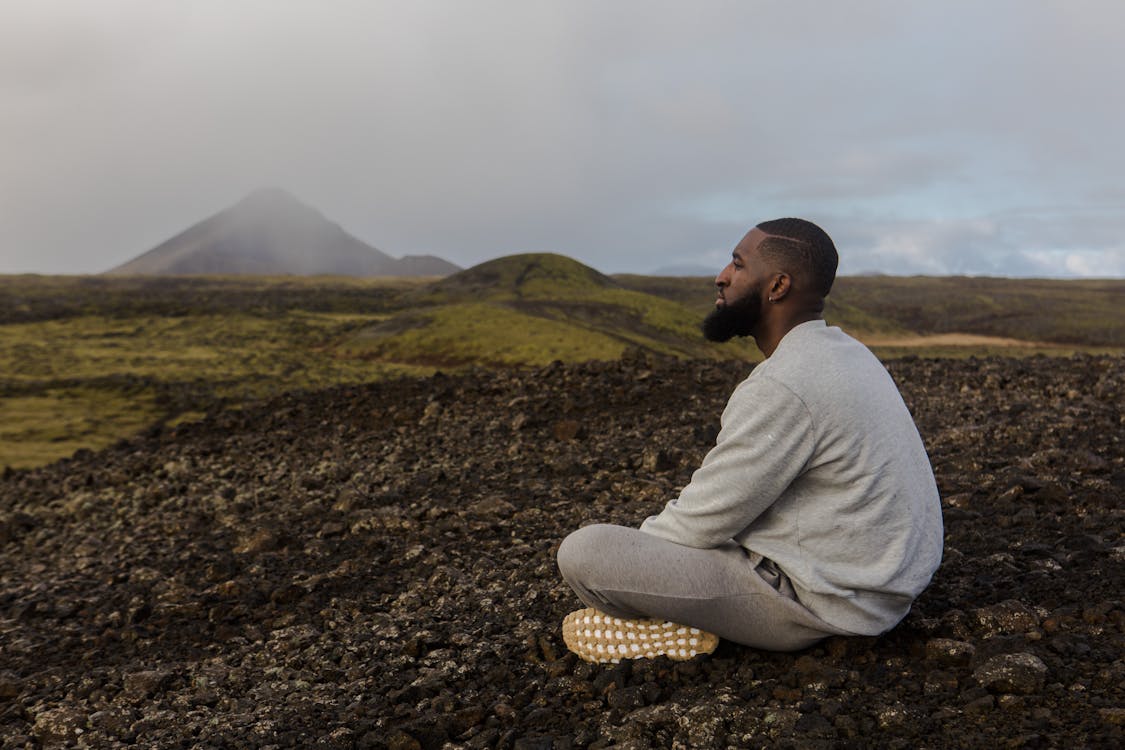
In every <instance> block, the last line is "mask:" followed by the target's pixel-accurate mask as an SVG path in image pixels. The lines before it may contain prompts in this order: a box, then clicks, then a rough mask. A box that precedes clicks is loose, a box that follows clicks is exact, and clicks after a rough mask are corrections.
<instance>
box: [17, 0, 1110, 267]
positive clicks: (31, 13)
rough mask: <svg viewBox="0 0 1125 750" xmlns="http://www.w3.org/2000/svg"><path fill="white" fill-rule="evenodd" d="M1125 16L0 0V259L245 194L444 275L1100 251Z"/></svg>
mask: <svg viewBox="0 0 1125 750" xmlns="http://www.w3.org/2000/svg"><path fill="white" fill-rule="evenodd" d="M814 11H815V13H814ZM1122 26H1125V4H1121V3H1116V2H1110V1H1109V0H1103V1H1101V2H1094V1H1092V0H1087V1H1086V2H1083V3H1081V4H1080V5H1075V4H1070V3H1067V4H1062V3H1053V2H1052V3H1047V2H1044V3H1036V4H1027V3H1023V2H1016V1H1015V0H998V1H997V2H990V3H986V4H980V3H972V2H968V0H954V1H953V2H949V3H942V4H920V3H919V4H913V3H898V2H891V1H890V0H884V1H876V0H865V1H862V2H857V3H847V4H817V5H811V4H809V3H775V2H733V1H731V2H706V1H703V0H701V2H698V3H691V4H682V3H672V2H640V1H639V0H634V1H626V0H622V1H620V2H613V3H605V2H594V1H593V0H567V1H563V0H557V1H555V2H537V3H511V2H499V1H498V0H494V1H491V2H485V1H482V2H474V3H464V2H460V1H459V0H444V1H443V0H415V1H414V2H410V3H400V2H390V1H385V2H381V1H376V0H371V1H362V2H361V1H360V0H339V1H338V2H333V3H332V4H331V11H330V12H329V11H327V10H326V7H325V5H324V4H323V3H319V2H312V1H311V0H291V1H290V2H286V3H276V2H266V1H265V0H241V1H240V2H233V3H232V2H229V1H227V0H222V1H219V0H195V1H194V2H192V3H152V2H148V1H147V0H146V1H143V2H142V1H141V0H132V1H130V0H104V1H103V2H99V3H86V2H80V1H79V0H73V1H72V2H65V1H63V0H42V1H40V2H35V3H30V2H23V1H22V0H0V164H3V165H4V173H5V178H4V180H3V181H0V248H2V254H0V272H12V271H25V270H32V271H44V272H59V271H98V270H102V269H104V268H107V267H109V266H111V265H114V264H115V263H118V262H121V261H123V260H125V259H127V258H128V257H130V256H132V255H136V254H138V253H140V252H143V251H144V250H146V249H148V248H149V247H151V246H152V245H154V244H156V243H157V242H160V241H161V240H163V239H165V238H167V237H168V236H170V235H171V234H173V233H175V232H177V231H179V230H181V229H183V228H184V227H185V226H187V225H188V224H190V223H192V222H194V221H196V220H198V219H201V218H203V217H205V216H206V215H208V214H209V213H212V212H214V211H217V210H219V209H221V208H223V207H225V206H226V205H229V204H230V203H233V202H234V201H235V200H237V199H238V198H240V197H241V196H242V195H243V194H245V193H246V192H248V191H250V190H251V189H253V188H255V187H258V186H260V185H264V184H276V185H280V186H283V187H285V188H287V189H289V190H291V191H292V192H293V193H295V194H296V195H298V196H299V197H302V198H303V199H305V200H307V201H308V202H310V203H312V204H313V205H315V206H316V207H317V208H319V209H320V210H321V211H323V212H324V213H325V214H326V215H328V216H329V217H330V218H332V219H334V220H336V221H338V222H339V223H341V224H342V225H343V226H345V227H346V228H348V229H349V230H350V231H352V232H353V233H355V234H357V235H358V236H360V237H362V238H363V239H365V240H367V241H370V242H371V243H372V244H375V245H376V246H378V247H380V248H382V249H384V250H386V251H388V252H391V253H393V254H402V253H407V252H433V253H437V254H440V255H444V256H446V257H449V258H450V259H452V260H454V261H456V262H459V263H462V264H468V263H473V262H478V261H480V260H484V259H485V258H488V257H494V256H496V255H500V254H505V253H510V252H519V251H523V250H530V249H550V250H555V251H558V252H564V253H567V254H570V255H572V256H574V257H577V258H579V259H580V260H584V261H586V262H590V263H594V264H596V265H598V266H599V267H600V268H603V269H604V270H609V271H616V270H631V271H638V272H643V271H645V270H648V269H653V268H657V267H659V266H662V265H670V264H673V263H684V262H688V263H695V262H698V261H699V259H700V258H704V257H706V258H708V259H710V258H711V256H714V255H718V256H719V258H717V259H722V258H725V257H726V255H727V254H728V253H729V249H730V247H731V246H732V245H733V244H734V243H735V242H737V240H738V239H739V238H740V237H741V235H742V233H743V232H744V231H745V230H746V228H747V227H748V226H749V225H750V224H753V223H755V222H757V221H759V220H762V219H767V218H774V217H776V216H782V215H799V216H807V217H809V218H813V219H814V220H818V221H821V223H823V224H824V225H825V228H826V229H828V230H829V231H830V233H832V234H833V236H839V237H841V238H843V239H845V240H848V242H847V243H844V244H842V249H843V248H845V247H846V248H847V250H848V251H849V253H850V255H848V256H845V257H849V258H855V262H856V263H860V262H862V263H870V264H877V265H878V268H876V269H872V270H883V271H890V272H897V273H918V272H930V273H939V272H949V273H956V272H979V273H988V272H993V273H995V272H1002V271H1006V270H1010V271H1011V272H1012V273H1022V272H1024V271H1027V272H1036V273H1039V272H1041V271H1040V270H1039V269H1040V268H1041V264H1040V263H1039V262H1038V261H1036V260H1034V258H1032V257H1031V256H1029V255H1027V254H1026V253H1025V252H1024V251H1036V252H1040V251H1042V252H1046V251H1051V252H1059V253H1062V252H1069V253H1077V255H1076V256H1075V257H1078V258H1086V259H1088V262H1089V263H1101V262H1103V259H1104V258H1108V259H1109V260H1108V261H1104V262H1107V263H1109V264H1110V265H1109V267H1113V268H1116V267H1117V266H1114V265H1112V260H1113V258H1115V257H1116V256H1115V255H1114V254H1115V253H1117V252H1119V251H1120V249H1121V248H1122V245H1121V240H1120V239H1119V238H1120V237H1123V236H1125V232H1123V231H1119V230H1125V221H1123V220H1122V214H1121V212H1120V211H1119V210H1117V211H1116V213H1115V209H1114V206H1115V205H1116V206H1119V205H1122V203H1121V201H1120V200H1117V199H1116V198H1113V197H1109V196H1117V198H1119V197H1120V194H1121V189H1122V188H1121V184H1122V182H1121V179H1120V175H1122V174H1125V150H1123V149H1121V148H1119V147H1118V142H1119V139H1120V135H1119V134H1120V133H1121V132H1125V104H1123V103H1122V101H1121V97H1115V96H1112V92H1114V91H1116V89H1117V88H1118V87H1119V84H1120V81H1121V80H1125V56H1123V55H1120V54H1119V51H1118V47H1119V43H1118V40H1117V32H1116V30H1117V29H1120V28H1122ZM1091 200H1096V205H1101V206H1103V207H1104V208H1103V209H1102V210H1101V211H1100V213H1097V215H1094V216H1090V215H1086V216H1079V212H1078V211H1077V210H1076V209H1073V208H1072V207H1074V206H1083V205H1090V203H1091ZM1115 201H1116V202H1115ZM1026 206H1034V207H1035V208H1034V209H1031V210H1028V209H1024V208H1022V207H1026ZM1068 207H1071V208H1068ZM879 232H882V234H879ZM853 241H854V242H853ZM1091 252H1100V253H1103V254H1104V255H1102V256H1098V255H1089V253H1091ZM1060 257H1061V256H1060ZM848 262H849V263H851V262H852V261H851V260H849V261H848ZM1082 262H1086V261H1082ZM1075 263H1079V262H1078V261H1075ZM1078 267H1081V264H1080V263H1079V265H1072V266H1070V268H1078ZM1060 268H1061V269H1066V268H1068V266H1067V264H1066V263H1065V262H1062V263H1061V264H1060ZM943 269H944V270H943ZM858 270H868V269H867V268H861V269H858ZM1072 272H1073V271H1066V270H1060V271H1059V273H1072Z"/></svg>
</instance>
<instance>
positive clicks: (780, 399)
mask: <svg viewBox="0 0 1125 750" xmlns="http://www.w3.org/2000/svg"><path fill="white" fill-rule="evenodd" d="M641 528H642V530H644V531H646V532H648V533H652V534H655V535H657V536H660V537H662V538H665V539H668V540H669V541H674V542H677V543H680V544H686V545H689V546H697V547H709V546H714V545H717V544H720V543H721V542H722V540H723V538H733V539H734V540H735V541H737V542H738V543H739V544H741V545H742V546H743V547H745V548H746V549H748V550H750V551H751V552H754V553H757V554H760V555H762V556H763V557H765V558H768V559H770V560H772V561H774V562H775V563H776V564H777V565H778V566H779V567H780V568H781V570H782V571H783V572H784V573H785V574H786V575H788V576H789V578H790V579H791V580H792V582H793V586H794V589H795V591H796V593H797V596H798V598H799V599H800V601H801V602H802V603H803V604H805V606H807V607H808V608H809V609H810V610H812V611H813V612H814V613H815V614H817V615H818V616H819V617H821V618H822V619H823V620H825V621H826V622H829V623H831V624H833V625H836V626H837V627H840V628H843V629H845V630H848V631H850V632H854V633H861V634H874V633H879V632H882V631H884V630H886V629H888V628H890V627H892V626H893V625H894V624H895V623H896V622H898V620H899V619H901V618H902V616H903V615H905V613H906V611H907V610H908V609H909V606H910V602H911V601H912V600H913V599H914V597H916V596H917V595H918V593H920V592H921V591H922V589H923V588H925V586H926V584H927V583H928V582H929V580H930V577H931V576H932V575H933V572H934V571H935V570H936V569H937V566H938V563H939V562H940V560H941V548H942V523H941V508H940V502H939V499H938V494H937V487H936V485H935V483H934V478H933V472H932V470H931V468H930V463H929V459H928V458H927V456H926V452H925V449H924V447H923V445H922V441H921V438H920V437H919V435H918V430H917V428H916V427H915V425H914V421H913V419H912V418H911V416H910V413H909V411H908V410H907V408H906V405H905V404H904V403H903V401H902V397H901V396H900V394H899V392H898V388H897V387H896V386H895V384H894V381H893V380H892V379H891V377H890V375H889V374H888V373H887V371H886V369H885V368H884V367H883V366H882V364H881V363H880V362H879V361H878V360H877V359H876V358H875V356H874V355H873V354H871V352H870V351H869V350H868V349H867V348H866V347H864V346H863V345H862V344H860V343H859V342H857V341H855V340H854V339H852V338H851V337H849V336H847V335H846V334H844V333H843V332H841V331H840V330H839V329H838V328H828V327H826V326H825V324H824V321H821V320H816V321H811V322H809V323H804V324H802V325H799V326H797V327H795V328H794V329H792V330H791V331H789V333H788V334H786V336H785V337H784V338H783V339H782V340H781V343H780V344H779V345H778V347H777V349H776V350H775V351H774V352H773V354H772V356H771V357H770V358H769V359H767V360H766V361H765V362H763V363H762V364H760V365H758V367H757V368H755V369H754V371H753V372H752V373H751V374H750V376H749V377H748V378H747V379H746V380H745V381H743V382H742V383H741V384H740V385H739V386H738V388H736V389H735V392H734V393H733V394H732V395H731V398H730V401H729V402H728V404H727V407H726V409H725V411H724V412H723V429H722V431H721V432H720V434H719V438H718V441H717V443H716V446H715V448H714V449H713V450H712V451H711V452H710V453H709V454H708V456H707V458H706V459H705V460H704V462H703V465H702V466H701V467H700V468H699V470H698V471H696V473H695V474H694V475H693V477H692V481H691V484H690V485H689V486H688V487H685V488H684V490H683V492H682V493H681V494H680V497H679V498H677V499H676V500H673V501H672V502H671V503H669V504H668V506H667V507H666V508H665V509H664V511H663V512H662V513H661V514H660V515H658V516H654V517H652V518H650V519H648V520H647V521H645V523H644V525H642V527H641Z"/></svg>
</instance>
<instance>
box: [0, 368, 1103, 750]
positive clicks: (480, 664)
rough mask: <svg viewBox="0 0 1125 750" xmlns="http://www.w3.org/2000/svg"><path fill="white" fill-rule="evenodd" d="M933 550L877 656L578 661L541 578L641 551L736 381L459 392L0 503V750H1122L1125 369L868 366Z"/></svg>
mask: <svg viewBox="0 0 1125 750" xmlns="http://www.w3.org/2000/svg"><path fill="white" fill-rule="evenodd" d="M888 369H889V370H890V371H891V374H892V375H893V376H894V378H895V380H896V381H897V382H898V383H899V386H900V388H901V389H902V392H903V395H904V397H905V399H906V402H907V404H908V406H909V407H910V408H911V411H912V412H913V414H914V415H915V419H916V421H917V423H918V426H919V430H920V431H921V433H922V436H923V439H924V440H925V443H926V446H927V449H928V450H929V453H930V457H931V459H932V462H933V465H934V471H935V474H936V476H937V480H938V485H939V488H940V490H941V494H942V498H943V510H944V513H945V524H946V544H945V557H944V561H943V563H942V566H941V568H940V569H939V571H938V572H937V574H936V576H935V578H934V580H933V583H932V584H931V586H930V587H929V589H928V590H927V591H926V592H925V593H924V594H923V595H922V597H921V598H920V599H919V600H918V601H917V603H916V604H915V606H914V609H913V610H912V612H911V613H910V615H909V616H908V617H907V618H906V619H905V620H904V621H903V622H902V623H901V624H900V625H899V626H898V627H897V628H895V629H894V630H892V631H891V632H890V633H888V634H885V635H883V636H880V637H877V638H833V639H829V640H828V641H825V642H823V643H821V644H819V645H817V646H815V647H813V648H811V649H808V650H806V651H804V652H800V653H795V654H779V653H766V652H761V651H755V650H753V649H749V648H745V647H742V646H737V645H735V644H731V643H727V642H723V643H721V644H720V646H719V648H718V650H717V651H716V652H715V653H714V654H712V655H711V656H709V657H700V658H697V659H695V660H692V661H689V662H683V663H673V662H671V661H668V660H666V659H663V658H661V659H655V660H639V661H633V662H625V663H622V664H619V665H610V666H595V665H590V664H586V663H584V662H581V661H579V660H577V659H576V657H574V656H573V655H571V654H569V653H568V652H567V651H566V649H565V647H564V646H563V643H562V637H561V632H560V623H561V620H562V618H563V616H564V615H565V614H566V613H567V612H569V611H570V610H572V609H574V608H576V607H577V606H579V602H578V600H577V599H576V598H575V597H574V596H573V594H572V593H571V592H570V591H569V589H568V588H567V587H566V585H565V584H564V583H563V582H562V581H561V579H560V578H559V576H558V574H557V571H556V568H555V551H556V550H557V548H558V545H559V543H560V541H561V540H562V539H563V537H564V536H565V535H566V534H567V533H569V532H570V531H571V530H573V529H575V528H578V527H579V526H582V525H584V524H588V523H594V522H612V523H621V524H632V525H635V524H639V523H640V521H641V520H643V519H644V518H645V517H646V516H648V515H649V514H651V513H654V512H657V511H658V510H659V509H660V508H661V507H662V506H663V504H664V503H665V502H666V501H667V500H668V499H670V498H671V497H674V496H675V494H676V492H677V489H678V488H679V487H681V486H683V485H684V484H685V483H687V481H688V480H689V478H690V476H691V472H692V470H693V469H694V468H695V467H696V466H697V465H698V463H699V462H700V460H701V459H702V457H703V456H704V454H705V453H706V451H707V450H708V448H709V447H710V446H711V444H712V443H713V441H714V438H715V435H716V434H717V431H718V420H719V414H720V412H721V410H722V407H723V404H724V403H725V401H726V398H727V396H728V395H729V394H730V392H731V390H732V389H733V387H734V386H735V385H736V383H737V382H738V381H739V380H741V379H742V378H743V377H745V375H746V374H747V371H748V366H747V365H739V364H730V363H726V364H717V363H714V362H680V361H673V360H653V359H646V358H645V357H643V356H640V355H637V356H633V357H630V358H628V359H627V360H626V361H622V362H610V363H587V364H581V365H562V364H560V363H556V364H554V365H551V366H549V367H545V368H541V369H536V370H516V371H492V370H483V369H478V370H473V371H470V372H467V373H464V374H457V375H442V374H440V373H439V374H438V375H435V376H433V377H431V378H425V379H404V380H396V381H388V382H379V383H372V384H369V385H363V386H349V387H339V388H333V389H329V390H324V391H317V392H304V393H290V394H286V395H284V396H281V397H278V398H275V399H272V400H270V401H267V402H259V403H253V404H249V405H246V406H245V407H244V408H241V409H236V410H226V411H221V412H216V413H213V414H211V415H209V416H208V417H207V418H206V419H205V420H203V421H201V422H196V423H192V424H185V425H181V426H179V427H176V428H153V429H152V430H150V431H149V432H147V433H146V434H144V435H142V436H138V437H137V438H135V439H131V440H128V441H124V442H121V443H119V444H117V445H116V446H113V447H112V448H109V449H107V450H105V451H101V452H99V453H90V452H86V451H83V452H79V454H77V455H75V456H74V457H73V458H70V459H67V460H64V461H61V462H58V463H56V464H53V465H51V466H47V467H45V468H41V469H35V470H26V471H10V470H9V471H6V472H4V474H3V477H2V478H0V746H2V747H5V748H9V747H12V748H18V747H65V746H77V747H124V746H131V745H139V746H147V747H185V748H186V747H193V748H194V747H199V748H228V747H229V748H243V747H258V748H270V747H272V748H288V747H320V748H353V747H356V748H394V749H395V750H408V749H411V748H427V749H428V748H492V747H497V748H513V749H519V750H533V749H542V750H549V749H551V748H602V747H610V746H620V747H630V748H647V747H661V748H663V747H681V748H726V747H735V748H754V747H793V748H830V747H844V748H847V747H855V748H859V747H894V748H926V747H933V748H942V747H951V748H952V747H981V746H986V747H994V748H1009V747H1011V748H1015V747H1027V748H1039V747H1123V746H1125V737H1123V730H1125V726H1123V725H1125V687H1123V685H1125V662H1123V655H1125V649H1123V646H1125V640H1123V635H1122V629H1123V625H1125V604H1123V602H1122V590H1123V586H1122V584H1123V582H1125V541H1123V539H1122V526H1123V524H1122V519H1123V500H1122V499H1123V497H1125V444H1123V437H1125V359H1122V358H1119V357H1117V358H1115V357H1091V356H1078V357H1074V358H1069V359H1048V358H1042V357H1037V358H1030V359H993V358H989V359H966V360H926V359H905V360H896V361H892V362H889V363H888Z"/></svg>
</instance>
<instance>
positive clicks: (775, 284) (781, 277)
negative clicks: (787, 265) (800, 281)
mask: <svg viewBox="0 0 1125 750" xmlns="http://www.w3.org/2000/svg"><path fill="white" fill-rule="evenodd" d="M792 289H793V279H792V277H791V276H790V275H789V274H787V273H779V274H777V275H775V276H774V277H773V281H772V282H770V293H769V299H770V302H780V301H781V300H783V299H785V297H786V296H787V295H788V294H789V292H790V291H791V290H792Z"/></svg>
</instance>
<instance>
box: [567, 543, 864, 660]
mask: <svg viewBox="0 0 1125 750" xmlns="http://www.w3.org/2000/svg"><path fill="white" fill-rule="evenodd" d="M558 563H559V570H560V571H561V572H562V576H563V578H564V579H565V580H566V582H567V583H568V584H570V587H571V588H573V589H574V591H575V593H576V594H578V598H579V599H581V600H582V601H583V602H585V604H586V605H587V606H589V607H594V608H596V609H599V610H601V611H602V612H605V613H606V614H609V615H613V616H614V617H628V618H645V617H652V618H657V619H663V620H671V621H673V622H678V623H680V624H681V625H689V626H691V627H696V628H700V629H701V630H706V631H708V632H711V633H714V634H715V635H717V636H719V637H720V638H726V639H727V640H730V641H735V642H736V643H742V644H744V645H747V646H752V647H754V648H760V649H766V650H770V651H797V650H799V649H802V648H806V647H808V646H811V645H812V644H814V643H816V642H817V641H819V640H821V639H822V638H826V637H827V636H830V635H848V633H847V632H846V631H843V630H840V629H838V628H835V627H833V626H831V625H829V624H828V623H826V622H824V621H823V620H821V619H820V618H819V617H817V616H816V615H814V614H813V613H812V612H810V611H809V610H808V609H806V608H805V607H804V605H802V604H801V603H800V602H798V601H797V596H796V594H795V593H794V591H793V584H792V583H790V581H789V577H788V576H786V575H785V574H784V573H782V572H781V571H780V570H778V569H777V567H776V566H775V565H774V564H773V562H772V561H770V560H765V559H763V558H762V557H761V556H760V555H754V554H752V553H750V552H748V551H747V550H746V549H744V548H743V547H741V546H739V545H738V544H736V543H735V542H733V541H731V542H728V543H727V544H725V545H723V546H721V547H717V548H715V549H696V548H694V547H685V546H683V545H680V544H675V543H673V542H669V541H667V540H664V539H661V538H660V537H656V536H653V535H651V534H647V533H645V532H643V531H640V530H639V529H633V528H628V527H625V526H613V525H609V524H595V525H593V526H586V527H583V528H581V529H579V530H578V531H575V532H574V533H572V534H571V535H570V536H568V537H567V538H566V539H564V540H563V543H562V545H561V546H560V547H559V553H558Z"/></svg>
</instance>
